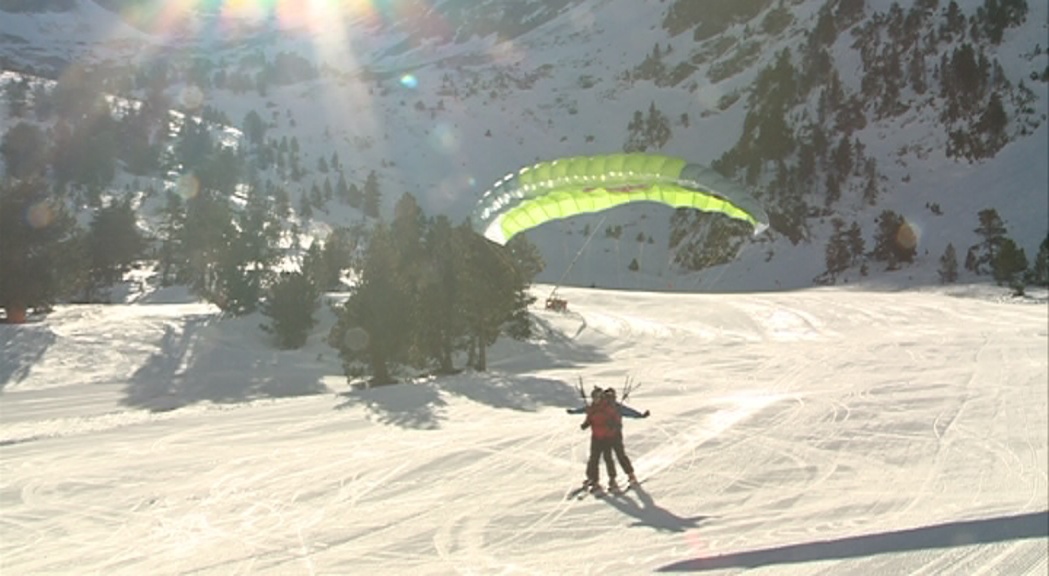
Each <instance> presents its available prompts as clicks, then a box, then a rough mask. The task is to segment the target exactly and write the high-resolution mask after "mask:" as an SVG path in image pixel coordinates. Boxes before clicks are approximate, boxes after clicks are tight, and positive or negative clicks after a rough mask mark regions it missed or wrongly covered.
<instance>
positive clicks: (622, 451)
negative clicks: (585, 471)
mask: <svg viewBox="0 0 1049 576" xmlns="http://www.w3.org/2000/svg"><path fill="white" fill-rule="evenodd" d="M604 400H605V402H607V403H608V404H611V405H612V406H613V407H614V408H615V410H614V414H615V420H614V421H613V425H612V428H613V429H614V430H615V438H614V439H613V441H612V448H611V451H612V452H614V453H615V455H616V460H618V461H619V465H620V466H622V468H623V472H626V476H627V479H628V480H629V482H630V485H631V486H637V485H638V481H637V476H634V465H633V464H632V463H631V462H630V457H628V456H627V455H626V447H624V445H623V416H626V417H628V418H648V415H649V411H648V410H645V412H644V413H641V412H638V411H637V410H634V409H633V408H631V407H630V406H627V405H625V404H620V403H619V402H617V401H616V389H615V388H609V389H607V390H605V392H604ZM608 470H609V473H608V489H609V490H618V489H619V486H618V485H616V468H615V466H609V467H608Z"/></svg>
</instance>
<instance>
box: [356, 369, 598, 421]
mask: <svg viewBox="0 0 1049 576" xmlns="http://www.w3.org/2000/svg"><path fill="white" fill-rule="evenodd" d="M442 392H443V393H444V394H445V395H452V396H461V397H463V398H467V399H469V400H472V401H473V402H476V403H478V404H484V405H487V406H491V407H492V408H499V409H505V410H517V411H522V412H536V411H538V410H539V409H541V408H543V407H546V406H557V407H562V408H568V407H574V406H577V405H579V404H581V402H582V400H581V399H580V398H579V392H578V390H576V388H575V387H574V386H573V385H571V384H568V383H565V382H561V381H560V380H551V379H547V378H537V377H533V376H527V375H505V374H490V373H465V374H461V375H458V376H454V377H450V378H445V379H435V380H427V381H423V382H418V383H408V384H394V385H390V386H378V387H375V388H364V389H358V390H351V391H349V392H343V393H340V394H339V396H341V397H342V398H344V399H345V401H344V402H343V403H342V404H340V405H338V406H336V409H345V408H349V407H351V406H356V405H364V406H365V408H366V409H367V410H368V411H369V412H371V413H373V414H374V415H375V416H376V417H377V419H378V420H379V421H380V422H383V423H386V424H391V425H395V426H403V427H406V428H418V429H436V428H439V427H440V421H441V420H442V419H443V417H442V415H441V412H442V411H443V410H444V408H445V407H446V406H447V405H448V403H447V402H446V401H445V399H444V398H443V396H442Z"/></svg>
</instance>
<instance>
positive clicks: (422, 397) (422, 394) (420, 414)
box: [335, 383, 447, 430]
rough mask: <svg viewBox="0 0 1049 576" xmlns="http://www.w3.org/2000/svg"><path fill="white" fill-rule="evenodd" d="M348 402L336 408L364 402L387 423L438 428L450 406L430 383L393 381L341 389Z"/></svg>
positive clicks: (431, 428)
mask: <svg viewBox="0 0 1049 576" xmlns="http://www.w3.org/2000/svg"><path fill="white" fill-rule="evenodd" d="M339 396H340V397H342V398H344V399H345V401H344V402H343V403H342V404H339V405H338V406H336V407H335V409H336V410H343V409H346V408H350V407H352V406H357V405H363V406H364V407H365V409H366V410H367V411H368V412H371V413H372V414H374V415H375V417H376V419H377V420H378V421H379V422H382V423H383V424H389V425H392V426H401V427H403V428H416V429H420V430H434V429H436V428H438V427H439V423H440V417H439V414H440V411H441V410H442V409H443V408H444V407H445V406H446V405H447V404H446V403H445V401H444V400H443V399H441V396H440V393H439V391H438V390H437V389H436V388H434V387H432V386H430V385H428V384H411V383H407V384H391V385H388V386H376V387H374V388H360V389H354V390H351V391H349V392H341V393H339Z"/></svg>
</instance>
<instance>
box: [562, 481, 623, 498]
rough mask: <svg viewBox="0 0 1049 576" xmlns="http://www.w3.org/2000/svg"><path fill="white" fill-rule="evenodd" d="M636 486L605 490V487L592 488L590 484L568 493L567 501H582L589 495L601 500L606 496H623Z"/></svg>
mask: <svg viewBox="0 0 1049 576" xmlns="http://www.w3.org/2000/svg"><path fill="white" fill-rule="evenodd" d="M635 486H636V485H635V484H627V485H626V486H616V487H615V488H609V489H605V488H604V487H603V486H590V485H589V484H583V485H582V486H580V487H578V488H576V489H574V490H572V491H571V492H569V493H568V496H567V497H566V498H565V499H566V500H571V499H572V498H575V499H576V500H582V499H584V498H586V497H587V495H593V496H594V498H601V497H604V496H609V495H611V496H622V495H623V493H625V492H626V491H628V490H630V489H631V488H634V487H635Z"/></svg>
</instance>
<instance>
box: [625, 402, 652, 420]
mask: <svg viewBox="0 0 1049 576" xmlns="http://www.w3.org/2000/svg"><path fill="white" fill-rule="evenodd" d="M619 413H620V414H621V415H623V416H626V417H627V418H648V415H649V412H648V410H645V412H644V413H643V414H642V413H641V412H638V411H637V410H634V409H633V408H631V407H630V406H627V405H626V404H620V405H619Z"/></svg>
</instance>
